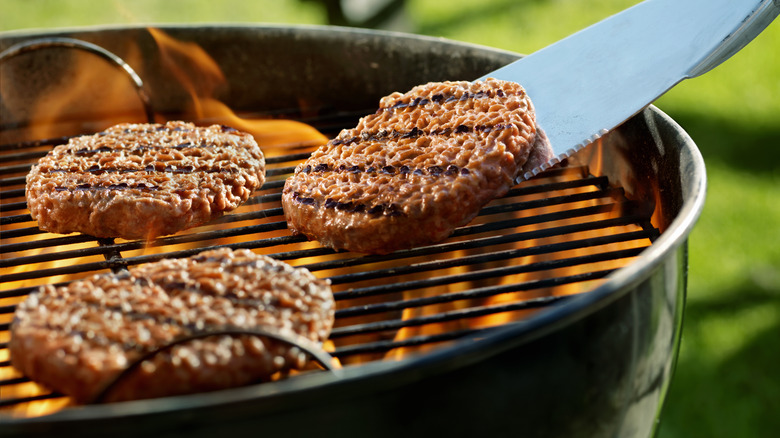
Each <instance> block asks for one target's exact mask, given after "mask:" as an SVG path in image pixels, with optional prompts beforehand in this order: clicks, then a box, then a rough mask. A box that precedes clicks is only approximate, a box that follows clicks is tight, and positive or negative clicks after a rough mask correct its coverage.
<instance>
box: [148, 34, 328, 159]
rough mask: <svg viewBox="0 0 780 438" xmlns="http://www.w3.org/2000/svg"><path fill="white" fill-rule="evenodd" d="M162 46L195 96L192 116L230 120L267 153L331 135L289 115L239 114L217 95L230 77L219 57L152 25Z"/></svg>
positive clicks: (166, 62) (166, 60)
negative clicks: (279, 117) (222, 67)
mask: <svg viewBox="0 0 780 438" xmlns="http://www.w3.org/2000/svg"><path fill="white" fill-rule="evenodd" d="M149 33H150V34H151V35H152V37H153V38H154V39H155V41H156V42H157V45H158V47H159V49H160V59H161V61H162V64H163V66H164V68H165V69H166V71H169V72H170V73H171V74H173V75H174V76H175V77H176V79H177V80H178V81H179V83H180V84H181V85H182V87H184V89H185V90H186V91H187V93H188V94H189V96H190V98H191V105H190V108H188V109H187V111H188V117H191V118H194V119H196V120H209V119H223V120H225V123H226V124H229V125H230V126H232V127H234V128H236V129H240V130H242V131H245V132H249V133H250V134H252V135H253V136H254V137H255V140H256V141H257V143H258V144H259V145H260V147H261V148H262V149H263V152H264V153H265V154H266V155H274V154H277V153H279V152H283V151H284V150H285V149H289V148H291V147H300V146H318V145H321V144H324V143H326V142H327V141H328V138H327V137H325V136H324V135H323V134H321V133H320V132H319V131H317V130H316V129H314V128H313V127H311V126H310V125H307V124H305V123H301V122H297V121H294V120H285V119H250V118H241V117H239V116H237V115H236V114H235V113H234V112H233V110H231V109H230V108H229V107H228V106H227V105H225V104H224V103H223V102H220V101H219V100H218V99H216V97H215V96H216V95H217V94H218V93H219V91H220V90H222V89H224V88H225V84H226V79H225V76H224V74H223V73H222V70H221V69H220V68H219V66H218V65H217V63H216V61H214V59H213V58H212V57H211V56H210V55H209V54H208V53H206V51H205V50H203V48H202V47H200V46H198V45H197V44H195V43H192V42H184V41H179V40H176V39H174V38H172V37H171V36H170V35H168V34H166V33H165V32H163V31H161V30H159V29H154V28H150V29H149Z"/></svg>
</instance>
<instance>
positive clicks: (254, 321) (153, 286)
mask: <svg viewBox="0 0 780 438" xmlns="http://www.w3.org/2000/svg"><path fill="white" fill-rule="evenodd" d="M334 316H335V302H334V299H333V294H332V292H331V290H330V286H329V283H328V282H327V281H326V280H319V279H317V278H316V277H314V276H313V275H312V274H311V273H310V272H309V271H308V270H306V269H301V268H293V267H292V266H290V265H288V264H286V263H284V262H281V261H278V260H274V259H271V258H268V257H265V256H260V255H257V254H255V253H253V252H251V251H249V250H245V249H241V250H235V251H233V250H230V249H227V248H221V249H216V250H210V251H207V252H204V253H201V254H199V255H196V256H193V257H189V258H185V259H165V260H161V261H159V262H155V263H150V264H146V265H142V266H139V267H136V268H133V269H131V270H130V272H124V273H118V274H103V275H95V276H93V277H90V278H87V279H83V280H78V281H75V282H72V283H70V284H68V285H66V286H60V287H55V286H52V285H47V286H43V287H42V288H41V289H40V290H39V291H38V292H37V293H33V294H31V295H29V296H28V297H27V299H26V300H25V301H24V302H22V303H20V304H19V305H18V306H17V309H16V312H15V314H14V322H13V324H12V326H11V340H10V342H9V351H10V353H11V362H12V364H13V365H14V367H16V368H17V369H19V370H20V371H22V372H23V373H24V374H25V375H27V376H28V377H30V378H31V379H33V380H36V381H38V382H40V383H43V384H46V385H48V386H50V387H51V388H53V389H55V390H57V391H60V392H62V393H64V394H66V395H69V396H71V397H73V398H74V400H75V401H77V402H89V401H91V400H93V399H94V397H95V396H96V394H100V393H101V391H102V390H103V389H104V388H105V387H106V385H107V384H108V383H110V382H112V381H113V380H114V379H116V377H117V376H118V375H119V374H120V373H122V372H123V371H124V370H125V369H126V368H128V367H130V366H131V365H132V364H133V363H134V362H135V361H137V360H139V359H141V358H142V357H143V356H145V355H146V354H147V353H153V352H154V353H155V354H154V355H153V356H151V357H150V358H148V359H146V360H145V361H144V362H143V363H142V364H141V366H140V367H139V368H137V369H135V370H134V371H133V372H132V373H129V374H127V375H126V376H124V377H123V378H122V379H120V380H119V381H118V382H117V383H118V385H115V386H114V389H112V390H111V391H110V392H109V393H108V394H107V397H108V399H109V400H129V399H137V398H148V397H158V396H164V395H174V394H184V393H192V392H199V391H207V390H214V389H220V388H227V387H232V386H237V385H243V384H247V383H252V382H257V381H264V380H267V379H269V378H270V376H271V375H273V374H274V373H277V372H285V371H288V370H290V369H303V368H304V367H305V366H306V363H307V362H308V358H307V357H306V355H305V354H303V353H301V351H300V350H299V349H297V348H295V347H294V346H292V345H290V344H288V343H285V342H280V341H276V340H273V339H271V338H269V337H264V336H256V335H248V334H243V332H253V331H264V332H271V333H278V334H280V335H283V336H287V337H288V338H296V337H301V338H305V339H307V340H308V341H310V342H313V343H314V344H315V345H321V344H322V342H323V341H324V340H325V339H327V337H328V336H329V333H330V330H331V328H332V326H333V322H334ZM223 331H233V332H235V333H236V335H225V334H219V333H221V332H223ZM202 334H212V335H211V336H208V337H199V338H197V339H194V340H189V341H187V342H185V343H181V344H177V342H178V341H180V340H181V339H182V338H184V339H186V338H188V337H190V336H193V335H202ZM172 344H176V345H175V346H173V347H171V348H167V347H169V346H171V345H172Z"/></svg>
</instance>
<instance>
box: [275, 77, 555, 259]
mask: <svg viewBox="0 0 780 438" xmlns="http://www.w3.org/2000/svg"><path fill="white" fill-rule="evenodd" d="M543 138H544V137H543V136H542V135H537V127H536V120H535V114H534V109H533V106H532V104H531V101H530V99H529V98H528V96H527V95H526V93H525V90H524V89H523V88H522V87H521V86H520V85H518V84H516V83H513V82H507V81H500V80H496V79H488V80H486V81H484V82H483V81H476V82H436V83H429V84H425V85H421V86H417V87H415V88H413V89H412V90H410V91H409V92H407V93H405V94H401V93H393V94H391V95H389V96H386V97H384V98H382V99H381V101H380V105H379V109H378V110H377V111H376V113H374V114H371V115H368V116H366V117H364V118H362V119H361V120H360V121H359V123H358V125H357V127H355V128H353V129H348V130H344V131H342V132H341V133H340V134H339V135H338V136H337V137H336V138H334V139H332V140H331V141H329V142H328V143H327V144H326V145H324V146H323V147H321V148H319V149H318V150H317V151H315V152H314V153H313V154H312V155H311V157H310V158H309V159H308V160H306V161H305V162H304V163H302V164H300V165H299V166H297V167H296V169H295V173H294V175H293V176H292V177H290V178H289V179H288V180H287V182H286V183H285V186H284V190H283V193H282V206H283V207H284V213H285V218H286V220H287V224H288V227H289V228H290V229H291V230H292V231H293V232H294V233H300V234H304V235H306V236H307V237H308V238H310V239H316V240H319V241H320V243H322V244H323V245H325V246H328V247H331V248H336V249H347V250H351V251H357V252H366V253H387V252H391V251H394V250H398V249H403V248H410V247H414V246H417V245H422V244H428V243H434V242H438V241H441V240H443V239H445V238H446V237H448V236H449V235H450V234H451V233H452V231H453V230H454V229H455V228H456V227H458V226H462V225H465V224H466V223H468V222H469V221H471V219H472V218H474V216H476V215H477V213H478V212H479V210H480V208H481V207H483V206H484V205H485V204H486V203H487V202H489V201H490V200H492V199H494V198H496V197H498V196H501V195H503V194H505V193H506V192H507V191H508V190H509V188H510V187H512V186H513V185H514V182H515V178H516V177H517V176H518V174H519V172H520V171H521V170H522V169H523V165H524V163H526V160H527V159H528V158H529V156H531V157H532V158H533V160H534V162H535V163H536V162H543V161H545V160H546V159H547V158H550V157H551V156H552V151H551V149H550V148H549V145H547V144H546V143H544V142H543V141H540V139H543ZM532 150H533V154H532Z"/></svg>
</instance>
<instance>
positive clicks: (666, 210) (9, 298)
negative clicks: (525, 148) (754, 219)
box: [0, 26, 705, 437]
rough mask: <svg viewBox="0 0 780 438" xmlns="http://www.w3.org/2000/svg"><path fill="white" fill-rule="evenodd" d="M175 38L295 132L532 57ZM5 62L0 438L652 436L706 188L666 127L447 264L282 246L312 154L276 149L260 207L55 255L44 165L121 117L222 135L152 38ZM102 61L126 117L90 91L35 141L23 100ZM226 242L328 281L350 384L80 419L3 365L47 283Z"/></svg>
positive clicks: (137, 30)
mask: <svg viewBox="0 0 780 438" xmlns="http://www.w3.org/2000/svg"><path fill="white" fill-rule="evenodd" d="M162 30H163V31H164V32H166V33H167V34H168V35H170V36H171V37H173V38H174V39H175V40H177V41H183V42H192V43H196V44H197V45H198V46H199V47H200V48H202V49H203V50H204V51H205V52H206V53H207V54H208V55H209V56H210V57H211V58H212V59H213V60H214V61H215V62H216V64H217V65H219V67H220V68H221V70H222V71H223V73H224V75H225V84H224V85H223V86H222V87H221V88H219V89H218V90H217V97H218V98H219V99H220V100H221V101H223V102H225V103H226V104H227V105H228V106H229V107H230V108H232V109H233V110H234V111H236V112H237V113H238V114H239V115H241V116H242V117H244V118H266V119H295V120H299V121H303V122H305V123H308V124H310V125H312V126H314V127H316V128H317V129H319V130H320V131H321V132H323V133H324V134H326V136H328V137H332V136H334V135H335V134H336V133H337V132H338V130H339V129H342V128H345V127H350V126H353V125H354V124H355V123H356V121H357V119H358V118H359V117H360V116H361V115H364V114H367V113H369V112H371V111H373V109H374V108H375V105H376V104H377V101H378V98H379V97H381V96H382V95H385V94H388V93H389V92H392V91H396V90H407V89H409V88H411V87H412V86H414V85H417V84H420V83H424V82H426V81H432V80H448V79H449V80H461V79H464V80H471V79H474V78H477V77H480V76H482V75H483V74H485V73H486V72H488V71H490V70H492V69H494V68H497V67H499V66H501V65H504V64H506V63H508V62H510V61H512V60H514V59H516V58H517V57H518V55H516V54H513V53H509V52H504V51H500V50H496V49H491V48H486V47H480V46H473V45H469V44H463V43H458V42H454V41H448V40H442V39H433V38H427V37H421V36H412V35H404V34H396V33H387V32H376V31H365V30H356V29H342V28H335V27H276V26H198V27H191V26H169V27H164V28H162ZM42 41H43V42H42ZM20 44H22V45H24V44H29V46H19V45H20ZM14 47H15V49H12V50H13V51H14V54H13V56H8V57H7V58H6V59H4V60H3V61H2V63H0V74H2V77H3V81H2V85H0V92H2V94H1V96H2V100H0V116H1V117H2V131H0V145H1V146H0V162H1V163H0V164H1V165H2V167H0V178H1V181H2V218H1V219H0V221H1V222H0V225H2V230H0V233H1V235H2V244H0V253H1V254H2V259H0V262H1V263H2V269H3V271H2V277H0V318H2V319H0V330H2V332H0V354H4V356H2V357H0V373H2V374H0V427H2V430H3V433H5V434H8V435H10V436H28V437H29V436H48V435H49V434H50V433H56V434H57V435H59V436H80V437H84V436H105V435H111V436H125V435H127V436H137V435H139V434H144V433H150V434H153V435H154V436H211V435H213V434H215V433H218V434H221V435H225V436H228V435H231V434H232V435H246V434H249V433H253V434H256V433H260V432H262V433H284V434H286V435H293V436H299V435H300V436H303V435H311V434H320V435H326V436H331V435H332V436H336V435H339V436H399V435H402V434H403V435H406V436H428V435H431V434H437V435H440V434H443V433H449V434H454V435H455V436H474V435H477V434H479V435H480V436H482V435H486V436H489V435H499V436H501V435H504V434H507V433H510V432H513V433H523V434H526V435H528V436H534V437H544V436H551V437H552V436H621V437H625V436H649V435H651V434H652V433H653V432H654V430H655V425H656V422H657V418H658V415H659V412H660V408H661V406H662V404H663V400H664V395H665V393H666V389H667V387H668V384H669V381H670V379H671V375H672V372H673V368H674V361H675V358H676V354H677V348H678V342H679V335H680V330H681V322H682V313H683V307H684V298H685V287H686V273H687V249H686V248H687V243H686V239H687V235H688V233H689V232H690V229H691V228H692V226H693V224H694V222H695V220H696V219H697V217H698V215H699V213H700V211H701V207H702V205H703V199H704V184H705V178H704V171H703V163H702V160H701V157H700V155H699V153H698V151H697V149H696V147H695V145H694V144H693V142H692V141H691V140H690V138H688V136H687V135H686V134H685V133H684V131H683V130H682V129H681V128H680V127H679V126H678V125H676V124H675V122H674V121H673V120H671V119H670V118H669V117H667V116H666V115H664V114H663V113H662V112H661V111H659V110H658V109H657V108H654V107H650V108H648V109H646V110H645V111H643V112H642V113H640V114H639V115H637V116H635V117H634V118H632V119H631V120H629V121H628V122H626V123H625V124H624V125H623V126H621V127H620V128H618V129H617V130H615V131H614V132H612V133H610V134H608V135H606V136H605V137H604V138H603V139H601V140H600V141H599V142H598V143H596V144H594V145H592V146H590V147H588V148H587V149H585V150H584V151H582V152H580V153H578V154H577V155H576V156H574V157H572V158H571V159H569V160H568V162H566V163H564V164H565V165H564V166H560V167H558V168H556V169H552V170H550V171H547V172H546V173H543V174H541V175H540V176H538V177H536V178H534V179H532V180H529V181H525V182H522V183H520V184H518V185H517V186H516V187H514V188H513V189H512V190H511V191H510V192H509V193H508V194H507V195H506V196H505V197H503V198H502V199H498V200H495V201H493V202H492V203H490V204H489V205H488V206H486V207H485V208H484V209H483V210H482V212H481V213H480V215H479V216H478V217H477V218H476V219H475V220H474V221H473V222H472V223H470V224H468V225H467V226H464V227H462V228H459V229H458V230H456V232H455V233H454V235H453V236H452V237H451V238H449V239H448V240H446V241H444V242H442V243H440V244H436V245H431V246H426V247H421V248H415V249H411V250H407V251H399V252H397V253H393V254H389V255H383V256H360V255H357V254H352V253H348V252H334V251H332V250H329V249H324V248H321V247H320V246H318V245H317V244H316V243H313V242H306V241H305V240H304V239H303V238H301V237H298V236H293V235H291V234H290V233H289V232H288V231H287V229H286V225H285V222H284V219H283V215H282V210H281V207H280V202H279V200H280V192H281V188H282V186H283V184H284V179H285V178H286V177H287V176H288V175H289V174H290V173H291V172H292V170H293V169H294V166H295V164H296V163H298V162H300V161H301V160H303V159H304V158H305V157H306V156H307V155H308V153H309V152H310V151H311V145H307V144H290V145H287V146H285V147H282V148H274V149H273V150H268V151H266V152H267V156H268V160H267V161H268V167H269V169H268V181H267V182H266V183H265V185H264V186H263V187H262V188H261V189H260V190H258V191H257V192H256V193H255V194H254V196H253V197H252V198H251V199H250V200H249V202H248V203H247V204H246V205H244V206H242V207H241V208H240V209H238V210H237V211H235V212H234V213H232V214H229V215H227V216H225V217H224V218H222V219H220V220H217V221H215V222H213V223H211V224H208V225H206V226H202V227H198V228H195V229H193V230H189V231H186V232H182V233H180V234H177V235H174V236H169V237H164V238H160V239H157V240H155V241H153V242H150V243H145V242H137V241H123V240H113V239H96V238H93V237H90V236H84V235H68V236H58V235H49V234H46V233H43V232H41V231H40V230H38V228H37V227H36V224H35V222H33V221H32V219H31V217H30V215H29V213H28V211H27V210H26V203H25V201H24V177H25V175H26V173H27V171H28V170H29V168H30V166H31V164H32V163H34V162H35V161H36V160H37V159H38V158H39V157H40V156H42V155H44V154H45V153H46V151H47V150H48V149H49V148H51V147H52V146H53V145H55V144H59V143H61V142H64V141H66V140H67V138H68V137H69V136H72V135H77V134H81V133H85V132H93V131H97V130H100V129H103V128H105V127H106V126H109V125H110V124H113V123H116V122H118V121H124V120H132V121H144V120H146V119H148V118H157V119H158V120H164V119H174V118H189V119H195V121H196V122H198V123H201V124H205V123H228V122H229V121H227V120H222V119H213V118H212V119H204V118H196V117H194V116H193V115H192V114H191V113H188V112H187V111H186V110H185V108H187V107H188V104H189V103H190V101H191V96H190V95H188V94H187V92H186V90H185V89H184V88H185V87H183V86H182V85H181V84H180V83H179V81H178V80H177V79H176V78H175V77H173V76H172V75H170V74H169V72H168V71H166V69H165V66H164V65H163V63H162V62H161V61H160V59H161V54H160V49H159V47H158V45H157V44H156V43H155V41H154V40H153V39H152V38H151V36H150V34H149V31H148V30H147V29H145V28H142V27H121V28H95V29H80V30H68V31H59V32H51V33H46V34H41V33H6V34H0V51H4V50H8V49H9V48H14ZM19 47H26V48H24V49H21V50H19ZM17 52H18V53H17ZM76 52H78V53H76ZM95 55H98V56H97V57H100V58H102V59H103V61H101V62H103V63H104V64H105V65H106V66H105V68H106V69H107V70H106V73H101V74H100V75H99V76H100V77H106V78H107V77H109V76H111V77H113V76H116V77H117V79H116V81H117V82H123V81H124V82H125V83H126V87H127V90H126V95H128V96H130V97H128V98H127V99H115V100H114V101H112V105H111V106H110V107H109V108H105V107H101V108H100V109H95V108H96V106H95V104H96V102H104V101H106V100H107V99H106V98H105V96H101V95H100V87H99V86H93V87H89V88H88V89H87V91H84V92H83V94H84V97H83V99H82V100H81V101H82V103H83V105H75V106H74V107H72V108H70V109H69V111H66V112H65V113H64V115H62V116H61V117H59V118H57V119H56V120H49V121H47V122H45V123H44V124H43V125H42V126H41V125H38V124H35V123H33V122H32V121H33V119H35V117H33V115H32V110H31V108H32V106H33V105H32V103H31V102H37V101H41V100H43V101H45V99H46V98H47V96H49V95H50V94H52V93H53V91H52V90H56V89H57V88H58V87H59V88H62V87H66V88H67V87H69V84H72V83H73V82H74V81H77V80H78V78H79V76H80V75H83V74H84V71H83V70H79V69H78V68H75V69H74V68H73V66H74V65H77V64H78V62H76V58H78V57H87V58H89V57H95ZM133 60H135V61H133ZM141 61H142V62H141ZM96 68H97V67H96ZM107 80H108V79H107ZM40 132H44V133H45V134H40ZM261 146H262V145H261ZM218 246H229V247H233V248H251V249H253V250H255V251H258V252H261V253H265V254H269V255H272V256H273V257H276V258H279V259H282V260H285V261H287V262H289V263H291V264H294V265H298V266H306V267H308V268H309V269H310V270H312V271H313V272H314V273H315V275H318V276H321V277H327V278H330V279H331V280H332V282H333V285H334V293H335V297H336V299H337V303H338V310H337V314H336V318H337V322H336V327H335V328H334V330H333V333H332V336H331V340H330V342H329V343H328V344H327V345H326V348H325V350H326V351H327V353H329V354H330V355H331V356H332V357H333V358H335V359H336V360H337V361H338V362H339V363H340V364H341V366H342V369H340V370H339V372H338V373H333V372H329V371H312V372H306V373H302V374H300V375H296V376H292V377H290V378H287V379H282V380H279V381H275V382H271V383H264V384H259V385H251V386H248V387H242V388H236V389H230V390H224V391H218V392H213V393H206V394H196V395H190V396H181V397H169V398H164V399H156V400H147V401H137V402H125V403H115V404H101V405H89V406H76V407H74V406H65V403H66V402H67V399H65V398H64V397H62V396H61V395H59V394H56V393H52V392H51V391H48V390H46V389H45V388H40V387H37V386H36V385H35V384H33V383H31V382H29V381H28V379H26V378H25V377H24V376H22V375H21V374H19V373H18V372H16V371H15V370H13V368H12V367H11V366H10V361H9V359H8V354H7V342H8V339H9V327H10V323H11V321H12V314H13V311H14V308H15V304H16V303H17V302H19V301H20V300H21V299H23V297H25V296H26V295H27V294H29V293H30V292H32V291H33V290H35V288H36V287H37V286H38V285H40V284H45V283H63V282H67V281H72V280H73V279H76V278H81V277H84V276H88V275H92V274H93V273H96V272H106V271H110V270H114V271H116V270H122V269H127V268H128V267H131V266H134V265H138V264H142V263H148V262H151V261H154V260H159V259H161V258H164V257H184V256H189V255H192V254H194V253H196V252H199V251H202V250H204V249H206V248H213V247H218ZM41 406H45V409H46V412H45V415H44V411H43V409H44V408H41ZM51 406H54V408H53V409H52V408H51ZM50 410H51V411H53V412H51V411H50Z"/></svg>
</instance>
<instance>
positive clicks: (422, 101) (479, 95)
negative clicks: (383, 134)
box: [377, 89, 523, 113]
mask: <svg viewBox="0 0 780 438" xmlns="http://www.w3.org/2000/svg"><path fill="white" fill-rule="evenodd" d="M517 95H518V96H522V95H523V94H519V93H518V94H517ZM506 96H507V94H506V93H505V92H504V91H503V90H500V89H499V90H482V91H478V92H476V93H468V92H467V93H463V94H462V95H460V96H455V95H446V94H444V93H437V94H434V95H432V96H431V97H430V98H428V97H415V98H414V99H412V100H410V101H409V102H404V101H398V102H395V103H393V104H392V105H389V106H386V107H380V108H379V109H378V110H377V113H381V112H383V111H395V110H397V109H404V108H414V107H417V106H424V105H429V104H431V102H433V103H434V104H438V105H441V104H444V103H450V102H456V101H458V102H463V101H466V100H469V99H485V98H488V99H490V98H493V97H498V98H504V97H506Z"/></svg>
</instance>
